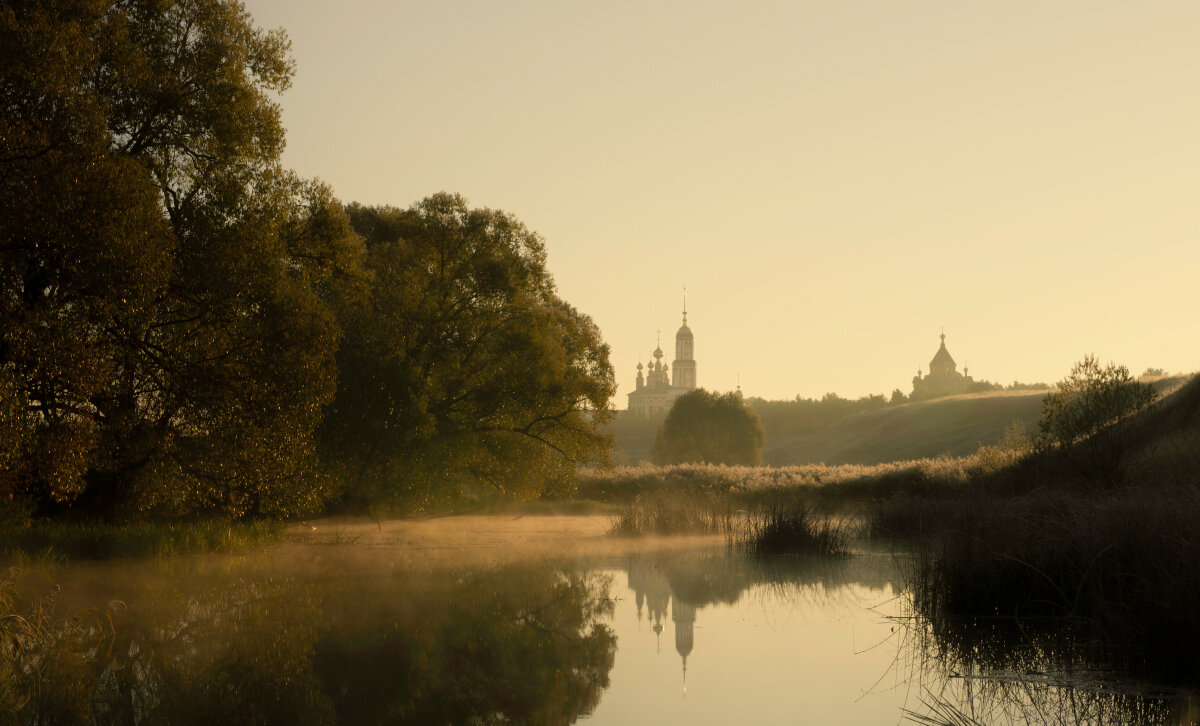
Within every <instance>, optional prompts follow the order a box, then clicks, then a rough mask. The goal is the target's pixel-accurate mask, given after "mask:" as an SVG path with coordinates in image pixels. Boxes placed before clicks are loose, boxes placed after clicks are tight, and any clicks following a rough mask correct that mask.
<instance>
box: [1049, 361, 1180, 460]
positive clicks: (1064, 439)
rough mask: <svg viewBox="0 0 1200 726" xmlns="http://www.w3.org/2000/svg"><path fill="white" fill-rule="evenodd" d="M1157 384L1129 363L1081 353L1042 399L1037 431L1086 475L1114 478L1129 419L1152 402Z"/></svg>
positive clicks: (1127, 430) (1125, 445)
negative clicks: (1136, 375)
mask: <svg viewBox="0 0 1200 726" xmlns="http://www.w3.org/2000/svg"><path fill="white" fill-rule="evenodd" d="M1157 397H1158V392H1157V390H1156V389H1155V388H1154V387H1153V386H1151V385H1150V384H1146V383H1140V382H1138V381H1137V380H1135V379H1134V378H1133V377H1132V376H1130V375H1129V369H1128V368H1126V367H1125V366H1118V365H1116V364H1114V363H1109V364H1108V365H1107V366H1104V367H1103V368H1102V367H1101V366H1100V364H1099V362H1098V361H1097V360H1096V358H1095V356H1091V355H1088V356H1085V357H1084V359H1083V360H1082V361H1080V362H1079V363H1076V364H1075V365H1074V366H1073V367H1072V368H1071V373H1070V375H1068V376H1067V377H1066V378H1064V379H1063V380H1061V381H1059V383H1058V390H1056V391H1055V392H1053V393H1049V394H1047V395H1046V397H1045V398H1044V399H1043V401H1042V421H1041V424H1040V427H1041V431H1042V433H1043V434H1044V435H1045V436H1046V437H1047V439H1048V440H1049V441H1050V442H1051V443H1053V444H1055V445H1056V446H1058V447H1060V448H1062V449H1063V450H1065V451H1066V452H1067V454H1068V455H1069V456H1070V457H1072V459H1073V460H1074V461H1075V463H1076V465H1077V466H1078V467H1079V468H1080V470H1081V471H1082V472H1083V473H1084V474H1087V475H1089V476H1093V477H1097V478H1101V479H1105V480H1113V479H1115V478H1117V477H1118V475H1119V470H1120V466H1121V461H1122V458H1123V456H1124V454H1125V450H1126V449H1127V448H1128V446H1129V444H1130V440H1129V423H1130V419H1131V418H1132V417H1133V416H1135V415H1136V414H1137V413H1138V412H1140V411H1142V410H1143V409H1145V408H1146V407H1147V406H1149V405H1150V404H1152V403H1154V401H1155V399H1156V398H1157Z"/></svg>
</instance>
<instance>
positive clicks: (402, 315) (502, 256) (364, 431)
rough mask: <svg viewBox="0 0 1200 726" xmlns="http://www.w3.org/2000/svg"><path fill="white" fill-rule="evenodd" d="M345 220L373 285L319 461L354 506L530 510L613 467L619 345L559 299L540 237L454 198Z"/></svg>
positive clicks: (354, 319) (349, 329)
mask: <svg viewBox="0 0 1200 726" xmlns="http://www.w3.org/2000/svg"><path fill="white" fill-rule="evenodd" d="M349 214H350V218H351V220H352V222H353V225H354V228H355V229H356V230H357V231H358V232H359V234H361V235H362V236H363V238H364V239H365V240H366V246H367V265H368V267H369V269H370V271H371V272H372V273H373V274H374V286H373V288H372V290H371V292H370V296H369V299H368V301H367V304H366V305H364V306H362V307H360V308H357V309H355V310H353V311H351V312H350V313H349V314H348V315H347V316H346V323H345V324H346V340H345V342H344V344H343V345H342V348H341V350H340V352H339V354H338V366H339V369H340V371H341V378H340V381H339V387H338V391H337V396H336V398H335V399H334V402H333V405H332V406H331V408H330V410H329V413H328V416H327V417H326V419H325V423H324V425H323V427H322V451H323V452H324V455H325V457H326V459H327V460H328V461H330V462H332V464H333V466H334V468H335V470H336V471H337V472H338V474H339V475H340V476H341V477H342V478H343V479H344V480H346V481H347V482H348V484H349V485H350V494H351V496H352V497H357V498H360V499H363V500H366V501H370V500H374V499H380V498H385V499H398V500H401V501H402V502H403V503H404V504H405V505H407V506H410V507H417V508H419V507H423V506H426V505H428V504H430V503H431V502H432V501H433V500H434V499H437V498H443V497H454V496H457V495H459V494H461V493H463V492H465V491H466V490H467V489H468V488H470V487H473V486H477V485H483V486H484V488H491V489H494V490H497V491H500V492H503V493H505V494H510V495H514V496H519V497H530V496H535V495H537V494H538V493H540V492H542V491H544V490H545V489H546V488H547V487H550V488H553V487H555V486H561V485H565V484H566V483H568V482H569V481H570V480H571V479H572V477H573V476H574V468H575V464H576V463H577V462H582V461H588V460H593V459H597V458H602V457H604V456H606V454H607V452H608V450H609V449H610V448H611V446H612V443H611V437H610V436H609V435H608V434H607V433H605V432H604V424H606V423H607V421H608V419H609V418H610V416H611V414H610V412H609V400H610V398H611V397H612V395H613V393H614V391H615V388H616V386H615V382H614V378H613V371H612V366H611V364H610V363H609V360H608V346H607V345H606V344H605V343H604V342H603V340H602V339H601V337H600V332H599V330H598V329H597V328H596V326H595V324H594V323H593V322H592V321H591V319H590V318H588V317H587V316H586V315H583V314H581V313H579V312H578V311H576V310H575V309H574V308H573V307H571V306H570V305H568V304H567V303H565V302H563V301H562V300H561V299H559V297H558V295H557V293H556V292H555V288H554V283H553V280H552V279H551V277H550V274H549V273H548V272H547V271H546V268H545V261H546V255H545V248H544V246H543V243H542V240H541V238H540V237H539V236H538V235H536V234H535V233H533V232H530V231H529V230H528V229H527V228H526V227H525V226H524V225H523V224H522V223H521V222H520V221H519V220H517V219H516V218H515V217H513V216H512V215H510V214H507V213H505V212H500V211H494V210H489V209H472V208H470V207H468V205H467V203H466V200H464V199H463V198H462V197H461V196H458V195H454V194H446V193H441V194H435V195H433V196H431V197H429V198H427V199H424V200H422V201H420V202H418V203H417V204H415V205H413V206H412V207H410V208H409V209H407V210H398V209H395V208H390V207H384V208H371V207H361V206H357V205H354V206H351V207H350V208H349Z"/></svg>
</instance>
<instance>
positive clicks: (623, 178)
mask: <svg viewBox="0 0 1200 726" xmlns="http://www.w3.org/2000/svg"><path fill="white" fill-rule="evenodd" d="M246 7H247V9H248V10H249V11H250V13H251V14H252V15H253V16H254V18H255V22H256V24H257V25H258V26H259V27H264V28H277V27H282V28H284V29H285V30H287V32H288V34H289V36H290V38H291V40H292V53H293V57H294V59H295V62H296V77H295V80H294V84H293V86H292V88H291V89H290V90H288V91H287V93H285V94H284V95H283V96H282V97H281V99H280V102H281V104H282V107H283V123H284V126H285V127H286V128H287V131H288V143H287V149H286V151H285V153H284V163H285V164H286V165H287V166H289V167H291V168H293V169H295V170H296V171H297V172H298V173H300V174H302V175H304V176H308V177H318V178H320V179H322V180H324V181H325V182H326V183H328V184H329V185H330V186H331V187H332V188H333V190H334V192H335V194H337V196H338V197H339V198H340V199H342V200H343V201H346V202H351V201H356V202H361V203H364V204H389V205H393V206H398V207H407V206H409V205H411V204H412V203H414V202H416V201H417V200H419V199H422V198H424V197H426V196H428V195H430V194H433V193H435V192H438V191H451V192H458V193H461V194H463V195H464V196H465V197H466V198H467V199H468V201H469V202H470V203H471V205H472V206H477V207H489V208H493V209H503V210H505V211H508V212H511V213H512V214H514V215H515V216H517V217H518V218H520V219H521V220H522V221H524V222H525V224H526V225H527V226H528V227H529V228H531V229H533V230H535V231H537V232H538V233H539V234H541V235H542V236H543V237H544V238H545V241H546V246H547V250H548V266H549V268H550V271H551V273H552V274H553V275H554V278H555V280H556V282H557V284H558V289H559V293H560V295H561V296H562V297H563V299H565V300H567V301H568V302H570V303H571V304H573V305H574V306H576V307H577V308H579V309H580V310H581V311H583V312H585V313H587V314H589V315H590V316H592V318H593V319H594V320H595V321H596V323H597V324H598V325H599V327H600V329H601V331H602V333H603V335H604V338H605V340H606V341H607V342H608V343H609V345H610V346H611V348H612V362H613V365H614V367H615V369H616V375H617V382H618V384H619V391H618V394H617V401H616V404H617V406H618V408H624V407H625V394H626V393H628V392H629V391H630V390H631V389H632V387H633V381H634V375H635V372H636V371H635V365H636V364H637V362H638V361H639V360H642V361H646V360H647V359H648V355H649V353H650V352H651V351H652V350H653V349H654V347H655V343H656V331H658V330H662V341H663V344H662V346H663V350H664V351H666V354H667V355H666V358H665V360H666V361H667V362H668V363H669V362H670V361H671V360H672V358H673V356H674V335H675V331H676V330H677V329H678V327H679V324H680V318H681V311H682V305H683V289H684V286H685V285H686V288H687V310H688V323H689V326H690V327H691V329H692V331H693V332H694V334H695V338H696V356H695V357H696V361H697V377H698V380H699V384H700V385H701V386H703V387H705V388H708V389H710V390H719V391H727V390H732V389H733V388H734V387H735V386H736V385H737V384H738V381H739V380H740V382H741V387H742V390H743V391H744V392H745V393H746V395H748V396H761V397H763V398H768V399H781V398H793V397H795V396H797V395H799V396H802V397H806V398H807V397H820V396H822V395H824V394H825V393H828V392H836V393H838V394H840V395H842V396H846V397H858V396H862V395H867V394H871V393H885V394H890V393H891V391H892V390H893V389H896V388H899V389H901V390H903V391H905V392H908V391H910V390H911V387H912V386H911V379H912V376H913V375H914V374H915V373H916V372H917V369H918V368H920V369H923V370H924V371H928V365H929V360H930V358H932V357H933V354H934V353H935V352H936V350H937V347H938V335H939V333H941V332H942V330H943V329H944V330H945V334H946V345H947V347H948V349H949V350H950V352H951V354H952V355H953V356H954V358H955V360H956V361H957V362H958V365H959V370H960V371H961V370H962V368H963V366H964V365H965V366H967V367H968V368H969V370H970V374H971V375H972V376H974V377H975V378H976V379H980V378H983V379H987V380H992V381H998V382H1002V383H1011V382H1012V381H1014V380H1020V381H1023V382H1034V381H1040V382H1048V383H1053V382H1054V381H1057V380H1060V379H1062V378H1063V377H1064V376H1065V375H1066V374H1067V373H1068V371H1069V369H1070V367H1071V365H1072V364H1073V363H1074V362H1076V361H1078V360H1079V359H1081V358H1082V357H1083V356H1084V355H1085V354H1089V353H1091V354H1095V355H1096V356H1097V357H1098V358H1100V359H1101V360H1102V361H1105V362H1107V361H1115V362H1117V363H1121V364H1124V365H1127V366H1128V367H1129V368H1130V370H1131V371H1132V372H1133V373H1135V374H1137V373H1140V372H1141V371H1143V370H1144V369H1145V368H1147V367H1158V368H1164V369H1166V370H1167V371H1169V372H1175V371H1192V370H1195V369H1196V368H1197V364H1196V361H1197V360H1198V359H1200V334H1198V332H1200V331H1198V330H1197V325H1196V319H1197V317H1196V312H1197V311H1198V310H1200V284H1198V279H1200V245H1198V244H1197V241H1198V239H1197V238H1198V235H1200V82H1197V78H1198V77H1200V42H1197V40H1196V39H1197V38H1200V3H1197V2H1194V0H1187V1H1185V2H1170V1H1161V2H1149V3H1130V2H1127V1H1125V0H1122V1H1121V2H1112V1H1109V0H1086V1H1080V2H1066V1H1061V2H1045V0H1037V1H1036V2H1025V1H1022V0H1004V2H999V1H997V2H946V1H945V0H937V1H925V0H906V1H905V2H894V0H886V1H884V0H880V1H876V2H865V1H857V0H828V1H826V2H801V1H798V0H792V1H789V2H755V1H747V0H743V1H742V2H737V3H734V2H704V1H701V0H689V1H688V2H650V3H647V2H636V3H635V2H586V3H585V2H574V1H572V0H555V1H552V2H551V1H546V2H531V1H526V0H505V1H504V2H495V0H491V1H488V2H457V1H455V0H437V1H432V0H431V1H429V2H397V1H396V0H343V1H342V2H339V3H330V2H328V1H327V0H320V1H317V0H248V1H247V2H246Z"/></svg>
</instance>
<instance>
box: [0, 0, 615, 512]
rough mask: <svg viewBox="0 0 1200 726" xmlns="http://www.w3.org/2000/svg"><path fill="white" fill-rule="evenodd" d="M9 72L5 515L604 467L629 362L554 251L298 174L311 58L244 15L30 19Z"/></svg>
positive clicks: (47, 14)
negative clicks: (281, 101)
mask: <svg viewBox="0 0 1200 726" xmlns="http://www.w3.org/2000/svg"><path fill="white" fill-rule="evenodd" d="M0 55H2V56H3V57H4V58H5V62H4V63H3V64H0V104H2V107H3V113H0V499H3V500H4V501H5V502H7V503H8V504H9V505H13V504H16V503H24V504H26V505H28V506H31V507H33V508H36V509H37V510H39V511H42V512H44V513H50V514H52V513H56V512H62V511H64V510H72V511H79V512H84V513H87V514H90V515H99V516H108V517H111V516H124V517H129V516H144V515H147V514H155V515H168V516H179V515H187V514H192V513H198V512H219V513H222V514H225V515H229V516H235V517H236V516H243V515H273V516H286V515H294V514H299V513H307V512H312V511H317V510H319V509H320V508H322V507H324V506H326V505H327V504H328V503H329V502H331V501H335V500H341V501H359V502H362V501H375V500H378V499H395V500H400V501H402V502H403V503H404V504H406V505H408V506H413V507H420V506H423V505H424V504H427V503H429V502H430V501H431V500H432V499H433V498H435V497H438V496H445V495H447V494H451V495H452V494H453V493H455V492H462V491H464V490H465V489H469V488H471V487H476V486H486V487H491V488H495V489H499V490H502V491H505V492H510V493H515V494H519V495H531V494H534V493H536V492H538V491H540V490H541V489H542V488H543V486H545V485H546V482H547V481H549V482H551V485H553V482H556V481H564V480H566V479H567V478H569V477H570V476H571V475H572V469H573V467H572V466H570V462H572V461H575V460H580V459H587V458H592V457H597V456H603V454H604V452H605V451H606V447H607V446H608V441H607V438H606V437H605V436H604V435H602V434H600V433H598V431H599V430H600V429H598V425H599V424H603V423H604V417H605V414H604V413H603V412H605V411H606V410H607V406H608V401H609V398H610V397H611V396H612V393H613V391H614V387H615V386H614V382H613V374H612V369H611V366H610V365H609V361H608V348H607V346H606V345H605V344H604V343H603V342H602V340H601V338H600V334H599V331H598V330H597V329H596V326H595V325H594V324H593V323H592V321H591V320H590V319H589V318H588V317H587V316H585V315H582V314H580V313H579V312H577V311H576V310H574V309H573V308H572V307H571V306H569V305H568V304H566V303H565V302H563V301H562V300H561V299H559V297H558V296H557V293H556V292H555V288H554V284H553V281H552V279H551V277H550V275H549V274H548V273H547V271H546V269H545V250H544V246H543V242H542V240H541V239H540V238H539V237H538V236H537V235H536V234H534V233H533V232H531V231H529V230H528V229H526V228H525V227H524V226H523V225H522V224H521V223H520V222H519V221H518V220H517V219H515V218H514V217H512V216H511V215H509V214H506V213H503V212H497V211H492V210H487V209H471V208H470V207H468V205H467V203H466V202H465V200H463V199H462V198H461V197H458V196H456V195H451V194H444V193H443V194H437V195H434V196H432V197H429V198H428V199H425V200H423V201H421V202H419V203H417V204H416V205H414V206H412V207H411V208H409V209H405V210H400V209H394V208H389V207H383V208H367V207H360V206H357V205H351V206H350V207H344V206H343V205H342V204H341V203H340V202H338V201H337V200H336V199H334V198H333V196H332V194H331V192H330V190H329V189H328V188H327V187H325V186H323V185H322V184H320V183H319V182H315V181H311V180H305V179H301V178H299V177H297V176H296V175H295V174H294V173H292V172H291V171H289V170H287V169H285V168H283V167H282V165H281V164H280V153H281V152H282V149H283V145H284V130H283V128H282V125H281V123H280V110H279V106H278V105H277V104H276V102H275V101H274V100H273V98H274V94H276V93H278V92H281V91H284V90H286V89H287V87H288V86H289V84H290V82H291V77H292V73H293V64H292V61H291V59H290V57H289V41H288V40H287V38H286V36H285V35H284V34H283V33H282V31H272V32H264V31H262V30H259V29H256V28H255V27H254V26H253V23H252V19H251V18H250V16H249V15H248V13H247V12H246V11H245V9H244V8H243V7H242V5H241V4H240V3H239V2H236V1H235V0H71V1H70V2H62V1H60V0H30V1H29V2H18V3H12V4H8V5H6V6H5V7H4V8H3V9H0ZM598 412H599V413H598ZM514 473H517V474H519V476H518V475H514Z"/></svg>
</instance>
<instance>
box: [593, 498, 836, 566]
mask: <svg viewBox="0 0 1200 726" xmlns="http://www.w3.org/2000/svg"><path fill="white" fill-rule="evenodd" d="M855 532H856V528H855V527H854V526H853V524H852V523H851V522H849V521H848V520H846V519H844V518H841V517H830V516H825V515H822V514H819V513H818V512H817V510H816V509H815V508H814V507H812V506H811V505H810V504H808V503H807V502H804V501H802V500H788V499H776V500H774V501H772V502H770V503H768V504H759V505H756V506H753V507H751V508H750V509H736V508H735V505H734V503H733V501H732V499H731V498H730V497H727V496H724V497H723V496H719V495H714V494H696V493H680V494H667V493H663V492H656V493H654V494H649V495H645V496H638V497H637V498H635V499H634V501H633V502H631V503H630V504H629V506H627V507H626V508H625V509H624V510H623V511H622V512H621V514H620V515H619V516H618V517H616V518H615V520H614V522H613V526H612V528H611V529H610V530H609V533H610V534H613V535H617V536H642V535H651V534H656V535H670V534H696V533H716V534H724V535H725V538H726V541H727V543H728V544H729V546H730V547H731V548H734V549H739V550H742V551H744V552H748V553H750V554H754V555H779V554H822V555H843V554H848V553H849V551H850V541H851V539H852V538H853V536H854V534H855Z"/></svg>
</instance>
